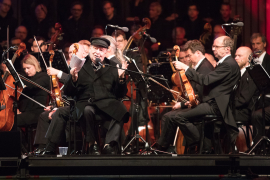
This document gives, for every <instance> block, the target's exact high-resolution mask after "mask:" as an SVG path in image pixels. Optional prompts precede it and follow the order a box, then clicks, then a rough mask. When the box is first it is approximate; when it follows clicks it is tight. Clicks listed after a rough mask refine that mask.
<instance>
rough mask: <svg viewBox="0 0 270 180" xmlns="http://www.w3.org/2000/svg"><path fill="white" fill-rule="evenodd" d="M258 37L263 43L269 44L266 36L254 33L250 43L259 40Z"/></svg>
mask: <svg viewBox="0 0 270 180" xmlns="http://www.w3.org/2000/svg"><path fill="white" fill-rule="evenodd" d="M258 37H260V38H262V42H263V43H266V44H267V41H266V37H265V35H263V34H261V33H253V34H252V35H251V37H250V43H252V40H253V39H257V38H258Z"/></svg>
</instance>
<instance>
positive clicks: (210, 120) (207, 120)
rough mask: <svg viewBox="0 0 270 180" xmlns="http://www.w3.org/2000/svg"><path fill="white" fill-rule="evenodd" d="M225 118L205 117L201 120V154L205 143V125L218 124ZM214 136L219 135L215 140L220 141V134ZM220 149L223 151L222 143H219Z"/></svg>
mask: <svg viewBox="0 0 270 180" xmlns="http://www.w3.org/2000/svg"><path fill="white" fill-rule="evenodd" d="M222 121H223V118H222V117H221V116H217V115H210V114H209V115H205V116H203V117H202V119H201V122H200V123H201V134H200V144H199V147H200V151H199V154H202V149H203V141H204V136H205V135H204V130H205V125H206V124H210V123H216V122H222ZM214 135H217V137H215V136H214V138H217V139H218V140H219V139H220V132H218V133H214ZM218 142H219V143H218V148H219V149H221V144H220V141H218Z"/></svg>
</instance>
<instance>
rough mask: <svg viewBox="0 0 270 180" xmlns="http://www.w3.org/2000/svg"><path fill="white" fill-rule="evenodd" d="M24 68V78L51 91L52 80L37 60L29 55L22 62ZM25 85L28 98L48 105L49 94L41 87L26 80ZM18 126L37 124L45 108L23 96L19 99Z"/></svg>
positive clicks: (24, 90)
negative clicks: (42, 70)
mask: <svg viewBox="0 0 270 180" xmlns="http://www.w3.org/2000/svg"><path fill="white" fill-rule="evenodd" d="M21 63H22V68H23V71H24V74H23V75H24V76H25V77H26V78H28V79H30V80H31V81H33V82H35V83H37V84H38V85H40V86H42V87H44V88H46V89H49V88H50V78H49V76H48V75H47V74H46V73H44V72H41V68H40V65H39V62H38V61H37V59H36V58H35V57H34V56H33V55H30V54H27V55H26V56H25V57H24V58H23V60H22V61H21ZM23 83H24V84H25V85H26V87H25V88H24V89H23V91H22V92H23V93H24V94H26V95H27V96H29V97H31V98H33V99H34V100H36V101H37V102H39V103H40V104H42V105H46V102H47V98H48V93H47V92H45V91H44V90H42V89H40V88H39V87H37V86H35V85H34V84H31V83H29V82H27V81H25V80H23ZM18 107H19V109H18V116H17V117H18V122H17V123H18V126H19V127H20V126H25V125H31V124H36V123H37V120H38V116H39V115H40V114H41V113H42V112H43V111H44V108H43V107H41V106H40V105H38V104H37V103H35V102H33V101H31V100H30V99H28V98H27V97H25V96H23V95H21V96H20V98H19V105H18Z"/></svg>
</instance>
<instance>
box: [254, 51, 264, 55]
mask: <svg viewBox="0 0 270 180" xmlns="http://www.w3.org/2000/svg"><path fill="white" fill-rule="evenodd" d="M261 53H262V50H257V51H254V52H253V54H255V55H257V56H258V55H260V54H261Z"/></svg>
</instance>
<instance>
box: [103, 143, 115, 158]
mask: <svg viewBox="0 0 270 180" xmlns="http://www.w3.org/2000/svg"><path fill="white" fill-rule="evenodd" d="M101 153H102V154H113V155H116V154H117V153H118V146H117V145H115V146H111V145H110V144H109V145H107V146H105V147H104V148H103V150H102V152H101Z"/></svg>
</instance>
